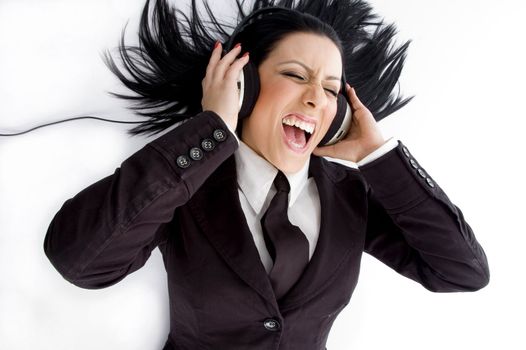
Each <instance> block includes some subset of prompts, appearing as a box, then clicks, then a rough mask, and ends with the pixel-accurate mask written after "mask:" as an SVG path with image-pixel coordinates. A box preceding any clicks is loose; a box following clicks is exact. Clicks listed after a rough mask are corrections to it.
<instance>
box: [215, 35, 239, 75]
mask: <svg viewBox="0 0 526 350" xmlns="http://www.w3.org/2000/svg"><path fill="white" fill-rule="evenodd" d="M240 52H241V44H239V43H237V44H236V46H234V48H233V49H232V50H230V51H229V52H228V53H227V54H226V55H224V56H223V58H221V60H220V61H219V62H218V63H217V65H216V67H215V69H214V72H213V78H214V79H219V80H223V79H224V78H225V73H226V71H227V69H228V68H229V67H230V65H231V64H232V63H233V62H234V61H235V60H236V58H237V55H239V53H240Z"/></svg>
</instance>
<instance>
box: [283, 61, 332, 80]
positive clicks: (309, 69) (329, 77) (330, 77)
mask: <svg viewBox="0 0 526 350" xmlns="http://www.w3.org/2000/svg"><path fill="white" fill-rule="evenodd" d="M288 63H296V64H299V65H300V66H302V67H303V68H305V70H306V71H307V72H309V73H312V69H311V68H310V67H309V66H307V65H306V64H305V63H303V62H300V61H297V60H289V61H284V62H280V63H278V66H281V65H283V64H288ZM325 80H338V81H340V80H342V78H341V77H336V76H334V75H329V76H327V77H325Z"/></svg>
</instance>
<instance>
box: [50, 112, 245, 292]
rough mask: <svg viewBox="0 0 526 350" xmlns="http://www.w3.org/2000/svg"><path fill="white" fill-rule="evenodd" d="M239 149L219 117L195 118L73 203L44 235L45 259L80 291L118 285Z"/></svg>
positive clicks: (148, 146) (70, 201)
mask: <svg viewBox="0 0 526 350" xmlns="http://www.w3.org/2000/svg"><path fill="white" fill-rule="evenodd" d="M237 147H238V143H237V141H236V138H235V137H234V135H232V134H231V133H230V132H228V128H227V126H226V124H225V123H224V122H223V121H222V120H221V118H219V116H218V115H217V114H215V113H214V112H211V111H205V112H202V113H200V114H198V115H196V116H195V117H193V118H191V119H189V120H188V121H186V122H185V123H183V124H182V125H180V126H178V127H176V128H175V129H173V130H171V131H169V132H168V133H166V134H164V135H162V136H161V137H159V138H157V139H156V140H154V141H152V142H150V143H148V144H146V145H145V146H144V147H143V148H142V149H140V150H139V151H137V152H136V153H134V154H133V155H131V156H130V157H129V158H128V159H126V160H125V161H124V162H123V163H122V164H121V166H120V167H119V168H117V169H116V170H115V172H114V174H113V175H110V176H107V177H106V178H104V179H102V180H100V181H98V182H96V183H94V184H92V185H91V186H89V187H87V188H86V189H84V190H83V191H81V192H80V193H78V194H77V195H75V196H74V197H73V198H71V199H68V200H67V201H66V202H65V203H64V204H63V206H62V208H61V209H60V210H59V211H58V213H56V215H55V216H54V218H53V220H52V221H51V223H50V225H49V228H48V231H47V234H46V236H45V239H44V251H45V253H46V255H47V257H48V258H49V259H50V261H51V263H52V264H53V265H54V267H55V268H56V269H57V270H58V271H59V272H60V273H61V274H62V276H63V277H64V278H65V279H66V280H68V281H70V282H71V283H73V284H75V285H77V286H80V287H83V288H103V287H107V286H109V285H112V284H114V283H117V282H118V281H120V280H121V279H123V278H124V277H125V276H126V275H127V274H129V273H131V272H133V271H135V270H137V269H139V268H140V267H142V266H143V265H144V263H145V262H146V260H147V259H148V257H149V256H150V254H151V251H152V250H153V249H154V248H155V247H156V246H157V245H159V244H163V242H164V241H165V240H166V237H164V235H165V233H164V232H165V231H166V230H162V229H160V228H161V226H162V225H163V224H165V223H168V222H170V221H171V220H172V218H173V216H174V210H175V209H176V208H177V207H179V206H181V205H183V204H185V203H186V202H187V201H188V200H189V199H190V198H191V197H192V195H193V194H194V193H195V191H196V190H197V189H198V188H199V187H200V186H201V185H202V184H203V182H204V181H205V180H206V179H207V178H208V176H210V174H211V173H212V172H214V171H215V170H216V169H217V167H218V166H219V165H220V164H221V163H222V162H223V161H224V160H225V159H227V158H228V157H230V156H231V155H232V154H233V153H234V151H235V150H236V149H237Z"/></svg>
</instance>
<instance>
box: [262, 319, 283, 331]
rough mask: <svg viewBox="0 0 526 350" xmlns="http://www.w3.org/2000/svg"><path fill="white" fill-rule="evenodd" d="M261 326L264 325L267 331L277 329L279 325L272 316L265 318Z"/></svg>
mask: <svg viewBox="0 0 526 350" xmlns="http://www.w3.org/2000/svg"><path fill="white" fill-rule="evenodd" d="M263 326H265V329H266V330H268V331H273V332H275V331H279V329H280V328H281V325H280V324H279V322H278V321H277V320H275V319H273V318H267V319H266V320H265V321H263Z"/></svg>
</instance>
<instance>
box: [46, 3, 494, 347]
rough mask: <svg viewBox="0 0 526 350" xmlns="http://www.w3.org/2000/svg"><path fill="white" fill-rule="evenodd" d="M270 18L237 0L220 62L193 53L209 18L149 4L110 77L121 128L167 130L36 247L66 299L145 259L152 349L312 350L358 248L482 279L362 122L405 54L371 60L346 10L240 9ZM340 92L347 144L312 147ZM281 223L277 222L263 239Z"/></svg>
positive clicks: (437, 273)
mask: <svg viewBox="0 0 526 350" xmlns="http://www.w3.org/2000/svg"><path fill="white" fill-rule="evenodd" d="M272 5H275V4H274V2H270V1H256V2H255V3H254V8H253V9H252V16H251V15H249V16H247V18H245V19H246V21H243V22H242V25H240V26H239V27H238V28H237V29H236V31H235V32H234V33H233V34H232V37H231V38H230V39H229V44H227V45H226V46H227V49H226V50H225V51H226V52H225V55H223V56H222V54H221V52H222V45H221V43H216V45H215V47H214V49H213V50H212V53H211V55H210V51H209V50H210V49H209V48H210V47H211V46H212V42H213V41H214V38H213V37H212V36H210V35H209V34H207V33H208V32H207V30H209V31H211V30H212V29H213V28H216V29H218V32H219V33H221V30H220V29H221V28H222V27H221V26H220V25H219V23H218V22H217V20H215V19H214V18H213V15H212V14H211V11H208V12H209V14H210V15H211V16H212V18H213V21H212V22H211V23H212V25H211V26H209V27H208V28H207V27H206V26H205V25H203V22H201V21H200V20H199V17H197V16H193V17H192V19H187V23H188V26H187V27H182V28H183V30H180V28H179V25H180V23H181V22H177V20H176V17H175V15H173V14H171V12H170V10H169V9H168V7H167V5H166V4H165V3H164V1H158V2H157V3H156V7H155V9H154V15H153V16H154V18H155V19H156V23H157V24H156V28H155V29H156V30H151V28H149V27H148V25H147V23H148V22H147V17H148V16H147V14H148V3H147V4H146V7H145V10H144V12H143V20H142V23H141V28H142V31H141V33H140V36H141V41H142V44H143V45H142V48H141V49H133V48H125V47H124V45H122V46H121V55H122V56H123V58H124V62H125V63H126V66H125V68H126V70H127V72H128V73H130V76H131V77H130V78H127V77H126V76H125V74H123V73H122V72H120V71H119V70H118V69H117V67H116V66H115V65H113V62H112V61H110V62H109V63H110V67H112V69H113V70H114V72H115V73H116V74H117V75H118V76H119V77H120V78H121V80H122V81H123V82H124V83H125V84H126V85H127V86H129V87H131V88H132V89H133V90H134V91H135V92H137V93H138V94H139V96H137V97H131V98H135V99H138V100H139V101H140V102H141V103H142V104H141V105H139V106H138V108H143V109H144V110H146V112H143V114H144V115H146V116H148V117H149V119H148V120H147V121H146V122H145V123H143V125H142V126H141V127H140V128H137V129H135V130H134V132H136V133H145V132H155V131H160V130H163V129H165V128H167V127H168V126H170V125H172V124H174V123H175V122H178V121H184V123H182V124H181V125H179V126H178V127H176V128H175V129H173V130H171V131H169V132H167V133H166V134H164V135H162V136H161V137H159V138H157V139H156V140H154V141H152V142H150V143H149V144H147V145H146V146H145V147H144V148H142V149H141V150H139V151H138V152H136V153H135V154H133V155H132V156H131V157H129V158H128V159H126V160H125V161H124V162H123V163H122V165H121V167H120V168H118V169H117V170H116V171H115V173H114V174H113V175H110V176H108V177H106V178H104V179H102V180H100V181H98V182H97V183H95V184H93V185H91V186H89V187H88V188H86V189H85V190H83V191H81V192H80V193H79V194H77V195H76V196H75V197H73V198H72V199H69V200H68V201H66V203H65V204H64V206H63V207H62V208H61V209H60V211H59V212H58V213H57V215H56V216H55V218H54V219H53V221H52V222H51V224H50V227H49V230H48V233H47V235H46V239H45V251H46V254H47V255H48V257H49V258H50V260H51V262H52V263H53V264H54V266H55V267H56V268H57V270H58V271H59V272H60V273H61V274H62V275H63V276H64V277H65V278H66V279H67V280H69V281H70V282H72V283H74V284H76V285H78V286H81V287H84V288H103V287H107V286H109V285H112V284H114V283H117V282H118V281H120V280H121V279H123V278H124V277H125V276H126V275H128V274H129V273H131V272H133V271H135V270H137V269H138V268H140V267H141V266H143V265H144V263H145V262H146V260H147V259H148V257H149V255H150V253H151V251H152V250H153V249H154V248H155V247H159V249H160V250H161V252H162V254H163V259H164V263H165V267H166V270H167V273H168V287H169V295H170V316H171V321H170V322H171V327H170V335H169V337H168V340H167V342H166V345H165V349H201V348H203V349H324V348H325V344H326V341H327V337H328V334H329V331H330V328H331V325H332V323H333V322H334V320H335V317H336V316H337V315H338V313H339V312H340V311H341V310H342V309H343V308H344V307H345V305H347V303H348V302H349V299H350V297H351V295H352V292H353V290H354V287H355V285H356V282H357V278H358V273H359V266H360V259H361V255H362V252H363V251H366V252H368V253H370V254H372V255H373V256H375V257H377V258H378V259H380V260H381V261H383V262H384V263H386V264H387V265H389V266H390V267H392V268H393V269H395V270H396V271H397V272H399V273H400V274H402V275H404V276H406V277H409V278H411V279H413V280H415V281H417V282H419V283H421V284H422V285H423V286H424V287H425V288H427V289H429V290H432V291H437V292H450V291H473V290H477V289H480V288H482V287H483V286H485V285H486V284H487V283H488V279H489V272H488V266H487V261H486V257H485V254H484V252H483V250H482V248H481V247H480V245H479V244H478V243H477V241H476V239H475V237H474V235H473V233H472V231H471V229H470V227H469V226H468V224H467V223H466V222H465V221H464V219H463V216H462V213H461V212H460V210H459V209H458V208H457V207H456V206H454V205H453V204H452V203H451V202H450V201H449V199H448V198H447V196H446V195H445V194H444V192H443V191H442V190H441V189H440V187H439V186H438V185H437V184H436V183H435V182H434V181H433V180H432V179H431V178H430V177H429V175H428V174H427V173H426V172H425V171H424V170H423V169H422V168H421V167H420V166H419V165H418V163H417V162H416V161H415V160H414V158H413V157H412V156H411V154H410V153H409V151H408V149H407V148H406V147H405V146H403V145H402V144H401V143H400V142H395V141H393V140H388V141H386V140H384V139H383V137H382V135H381V133H380V132H379V130H378V127H377V125H376V120H375V118H376V119H381V117H383V116H385V115H387V114H389V113H392V112H393V111H394V110H396V109H397V108H400V107H401V106H403V105H404V104H405V103H406V102H407V100H405V101H403V100H401V99H399V98H392V97H391V91H392V89H393V86H394V84H395V83H396V81H397V79H398V74H399V73H400V69H401V66H402V64H403V54H404V52H405V48H406V45H405V46H403V47H402V48H400V49H398V50H394V51H393V52H389V51H388V48H389V46H390V39H391V37H392V34H393V28H392V27H387V29H386V28H383V29H382V28H380V27H381V26H380V23H376V24H374V23H372V22H371V19H372V18H374V17H372V14H371V11H370V8H369V7H368V6H367V5H366V4H364V3H363V2H361V1H352V2H345V3H344V2H337V3H336V2H334V3H333V2H330V1H301V2H299V3H298V4H296V5H294V7H293V4H291V3H289V2H287V1H283V2H280V3H278V5H281V6H282V7H285V8H288V10H287V9H278V8H272V9H271V10H269V11H264V12H256V11H257V9H259V8H261V7H265V8H267V7H268V8H270V7H271V6H272ZM290 8H294V10H291V9H290ZM194 11H195V3H194ZM303 12H306V13H311V14H313V15H308V14H305V13H303ZM254 13H255V15H254ZM194 15H195V12H194ZM342 19H344V20H342ZM371 23H372V24H371ZM329 24H330V25H329ZM368 26H373V27H374V26H377V27H378V28H380V29H378V30H377V31H371V30H370V27H368ZM184 28H186V29H187V31H186V32H185V31H184ZM338 28H339V29H340V30H339V31H338V30H337V29H338ZM223 34H224V35H227V34H226V33H225V32H223ZM185 38H186V40H187V41H185V40H184V39H185ZM188 38H190V39H191V40H190V39H188ZM223 39H225V37H223ZM188 40H190V41H188ZM233 43H240V45H236V46H234V47H233V48H232V47H230V46H231V45H230V44H233ZM207 45H208V46H207ZM207 47H208V48H207ZM137 50H139V51H137ZM138 52H140V53H142V54H139V56H136V57H134V56H133V55H134V54H137V53H138ZM243 52H245V53H247V52H248V54H244V53H243ZM203 57H206V61H205V60H204V59H203ZM137 58H140V60H138V59H137ZM168 59H171V61H170V60H168ZM248 62H251V64H253V65H254V66H255V67H256V69H257V73H258V76H259V80H260V82H259V88H260V91H259V94H258V95H257V100H256V101H255V104H254V106H253V107H252V108H251V110H250V113H249V115H248V117H247V118H245V119H242V120H239V118H238V112H239V104H238V100H239V96H238V89H237V77H238V76H239V74H240V72H241V71H242V70H243V68H244V67H245V66H247V65H248ZM196 76H197V77H199V78H200V79H195V78H196ZM202 77H204V78H203V79H201V78H202ZM345 78H347V79H349V82H350V83H351V84H352V85H353V86H356V87H357V90H358V91H363V92H364V94H363V95H364V96H365V98H364V101H367V103H362V102H361V101H360V99H359V98H358V96H357V93H356V91H355V90H354V89H353V88H350V87H349V86H344V82H345V81H346V79H345ZM196 81H197V83H196ZM197 89H199V92H196V91H197ZM375 89H378V91H379V92H375V91H376V90H375ZM342 93H343V94H346V95H347V97H348V100H349V103H350V105H351V108H352V111H353V124H352V126H351V128H350V130H349V133H348V134H347V136H345V138H344V139H343V140H341V141H340V142H337V143H335V144H332V145H330V146H323V145H322V146H318V145H319V143H320V142H321V141H322V140H323V139H324V137H325V136H326V135H325V134H326V133H327V130H329V129H330V127H331V123H332V122H333V119H334V118H335V114H337V113H339V112H340V110H339V108H340V107H341V106H339V105H338V98H339V97H338V96H339V94H342ZM196 101H197V102H196ZM366 106H371V107H369V108H367V107H366ZM201 108H202V111H200V109H201ZM242 109H243V108H242ZM182 110H184V111H185V112H184V113H185V114H183V113H182V112H181V111H182ZM371 111H373V113H371ZM373 115H374V116H375V117H373ZM378 115H379V116H380V117H378ZM189 116H192V117H191V118H190V117H189ZM236 133H237V134H236ZM320 156H328V157H331V158H338V159H340V160H343V161H347V162H348V163H347V164H349V165H352V164H353V163H356V164H358V167H352V166H344V165H341V164H338V163H335V162H329V161H328V160H326V159H324V158H321V157H320ZM282 174H284V176H283V175H282ZM283 178H286V180H287V181H283ZM278 179H280V180H279V181H278ZM284 183H285V184H284ZM282 186H284V187H285V188H284V189H282ZM289 191H290V192H289ZM282 199H285V202H284V203H283V201H282ZM278 202H280V204H279V205H281V207H279V206H278ZM276 208H278V209H276ZM283 213H287V215H283ZM280 214H281V215H280ZM283 216H285V220H289V221H290V222H291V223H292V224H293V225H295V226H287V223H284V222H283V221H280V222H279V224H278V226H280V227H284V228H285V229H278V228H276V225H275V223H274V221H279V220H283ZM289 225H290V223H289ZM281 231H286V232H285V233H286V235H285V236H283V235H282V236H280V235H279V233H282V232H281ZM283 237H285V239H284V238H283ZM291 237H294V238H291ZM280 240H281V241H280ZM291 242H292V243H291ZM284 243H285V244H284ZM287 243H288V245H287ZM278 267H279V268H278Z"/></svg>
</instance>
